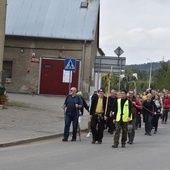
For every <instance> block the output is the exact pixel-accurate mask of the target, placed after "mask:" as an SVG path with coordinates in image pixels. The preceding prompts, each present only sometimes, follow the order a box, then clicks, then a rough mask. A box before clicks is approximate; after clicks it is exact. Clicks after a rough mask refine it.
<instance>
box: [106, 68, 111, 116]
mask: <svg viewBox="0 0 170 170" xmlns="http://www.w3.org/2000/svg"><path fill="white" fill-rule="evenodd" d="M111 73H112V66H111V68H110V74H111ZM109 92H110V75H109V83H108V90H107V100H106V107H105V113H104V115H105V116H106V112H107V106H108V100H109Z"/></svg>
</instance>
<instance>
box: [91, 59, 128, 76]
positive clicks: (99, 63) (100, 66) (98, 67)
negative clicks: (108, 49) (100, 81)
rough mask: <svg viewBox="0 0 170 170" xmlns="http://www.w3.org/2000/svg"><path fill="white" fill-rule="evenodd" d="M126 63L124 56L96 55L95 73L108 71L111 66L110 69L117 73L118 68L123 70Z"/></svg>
mask: <svg viewBox="0 0 170 170" xmlns="http://www.w3.org/2000/svg"><path fill="white" fill-rule="evenodd" d="M125 65H126V58H125V57H103V56H96V57H95V64H94V72H95V73H109V72H110V69H111V67H112V71H113V72H114V73H115V74H119V73H120V70H124V69H125Z"/></svg>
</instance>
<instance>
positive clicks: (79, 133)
mask: <svg viewBox="0 0 170 170" xmlns="http://www.w3.org/2000/svg"><path fill="white" fill-rule="evenodd" d="M80 123H81V116H79V118H78V135H79V141H81V128H80Z"/></svg>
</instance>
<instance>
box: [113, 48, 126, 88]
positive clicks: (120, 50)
mask: <svg viewBox="0 0 170 170" xmlns="http://www.w3.org/2000/svg"><path fill="white" fill-rule="evenodd" d="M114 52H115V54H116V55H117V56H118V66H119V86H118V90H119V91H120V75H121V63H120V55H122V54H123V53H124V51H123V50H122V49H121V48H120V47H118V48H116V50H115V51H114Z"/></svg>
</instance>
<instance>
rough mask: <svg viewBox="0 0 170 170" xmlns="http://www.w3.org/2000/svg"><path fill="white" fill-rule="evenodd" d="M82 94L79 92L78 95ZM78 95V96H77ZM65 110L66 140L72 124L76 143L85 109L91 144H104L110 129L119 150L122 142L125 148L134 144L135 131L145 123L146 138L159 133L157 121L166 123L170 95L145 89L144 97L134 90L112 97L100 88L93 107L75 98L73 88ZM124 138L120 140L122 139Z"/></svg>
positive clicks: (114, 145)
mask: <svg viewBox="0 0 170 170" xmlns="http://www.w3.org/2000/svg"><path fill="white" fill-rule="evenodd" d="M79 93H80V92H79ZM77 94H78V93H77ZM63 108H64V109H65V108H66V112H65V128H64V138H63V141H67V140H68V136H69V129H70V124H71V122H73V136H72V140H71V141H76V133H77V125H78V117H79V113H80V111H79V110H83V108H85V109H86V110H87V111H89V115H90V116H89V121H88V125H90V133H92V141H91V143H92V144H96V143H97V144H101V143H102V140H103V132H104V130H105V129H106V128H107V129H108V132H109V133H110V134H114V137H113V141H114V144H113V145H112V147H113V148H117V147H118V145H119V142H120V143H121V146H122V147H123V148H124V147H125V145H126V143H129V144H133V142H134V138H135V130H136V129H138V128H141V124H142V121H143V122H144V125H145V133H144V134H145V135H148V136H151V135H152V133H151V131H152V129H154V134H156V133H157V130H158V121H159V118H160V117H161V119H162V123H165V124H166V123H167V119H168V112H169V111H170V93H169V92H168V91H167V90H164V91H163V92H158V91H155V90H146V92H145V93H143V95H140V94H136V93H135V91H134V90H129V91H128V92H127V91H126V90H121V91H120V92H116V91H115V90H111V91H110V96H109V97H106V96H105V89H104V88H100V89H99V90H98V92H97V93H95V94H94V95H92V97H91V101H90V107H88V105H87V103H86V102H85V100H84V99H83V97H82V93H81V95H76V88H75V87H72V88H71V91H70V94H69V95H68V96H67V97H66V99H65V102H64V106H63ZM120 133H122V135H121V140H120V139H119V138H120Z"/></svg>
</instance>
